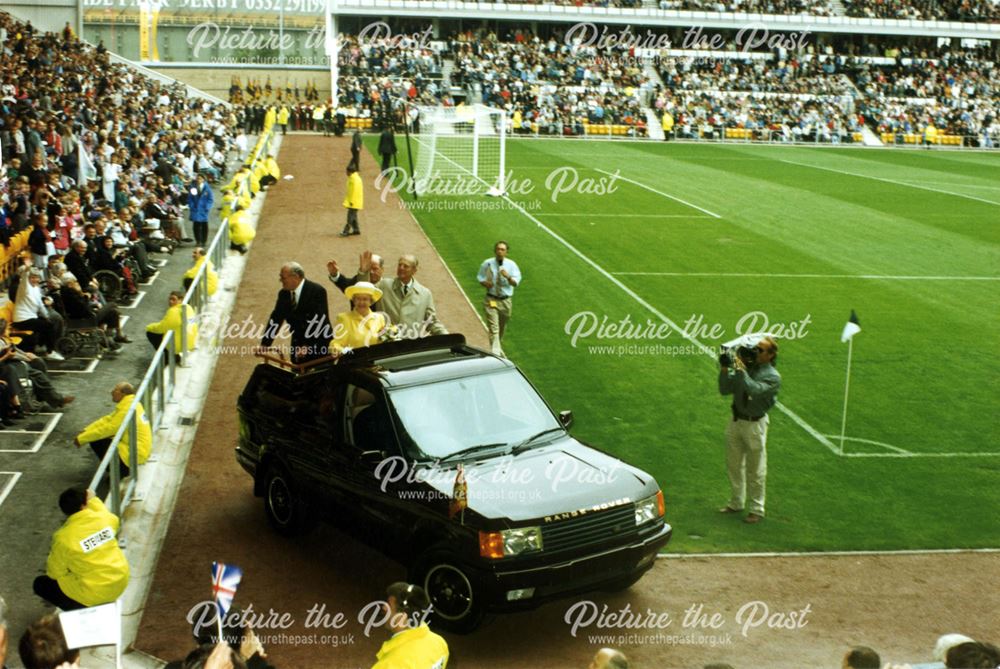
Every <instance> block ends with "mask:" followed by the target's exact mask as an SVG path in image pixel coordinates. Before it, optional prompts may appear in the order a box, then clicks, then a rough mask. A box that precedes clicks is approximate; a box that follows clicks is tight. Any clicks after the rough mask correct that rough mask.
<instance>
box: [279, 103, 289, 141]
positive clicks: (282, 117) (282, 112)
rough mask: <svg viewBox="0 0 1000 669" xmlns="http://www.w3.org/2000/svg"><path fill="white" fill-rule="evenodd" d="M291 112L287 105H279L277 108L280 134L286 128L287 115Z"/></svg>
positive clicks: (283, 132)
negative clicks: (279, 107)
mask: <svg viewBox="0 0 1000 669" xmlns="http://www.w3.org/2000/svg"><path fill="white" fill-rule="evenodd" d="M291 114H292V112H291V110H289V109H288V105H281V109H279V110H278V125H280V126H281V134H282V135H284V134H285V132H287V130H288V117H289V116H291Z"/></svg>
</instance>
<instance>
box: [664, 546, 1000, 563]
mask: <svg viewBox="0 0 1000 669" xmlns="http://www.w3.org/2000/svg"><path fill="white" fill-rule="evenodd" d="M965 553H1000V548H929V549H927V550H919V549H903V550H898V551H812V552H809V551H792V552H785V553H781V552H774V553H659V554H657V556H656V557H658V558H660V559H661V560H684V559H687V558H748V557H752V558H789V557H793V558H800V557H801V558H810V557H814V558H826V557H830V556H838V557H861V556H865V555H871V556H874V557H877V556H880V555H963V554H965Z"/></svg>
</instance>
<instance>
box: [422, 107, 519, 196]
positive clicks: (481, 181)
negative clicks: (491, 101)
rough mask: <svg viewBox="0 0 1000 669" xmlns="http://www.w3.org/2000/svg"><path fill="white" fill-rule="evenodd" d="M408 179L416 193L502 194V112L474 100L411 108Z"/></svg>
mask: <svg viewBox="0 0 1000 669" xmlns="http://www.w3.org/2000/svg"><path fill="white" fill-rule="evenodd" d="M416 109H417V110H418V111H419V116H418V117H417V118H418V122H417V124H415V125H417V127H418V131H417V132H415V133H413V134H412V135H411V136H410V138H411V140H412V148H411V150H412V151H413V152H414V157H413V158H414V160H413V171H414V174H413V179H414V183H415V186H416V190H417V193H418V195H425V194H429V195H434V194H441V195H449V194H454V195H470V194H486V195H493V196H499V195H503V194H504V193H505V192H506V188H505V183H504V180H505V175H504V162H505V157H506V156H505V144H506V141H505V140H506V134H507V131H506V116H505V114H504V112H503V111H502V110H500V109H493V108H491V107H486V106H485V105H481V104H475V105H468V106H464V105H463V106H460V107H417V108H416Z"/></svg>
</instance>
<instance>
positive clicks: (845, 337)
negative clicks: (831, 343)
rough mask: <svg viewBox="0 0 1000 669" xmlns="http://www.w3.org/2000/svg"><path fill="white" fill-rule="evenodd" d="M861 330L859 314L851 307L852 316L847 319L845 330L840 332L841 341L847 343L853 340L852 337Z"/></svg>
mask: <svg viewBox="0 0 1000 669" xmlns="http://www.w3.org/2000/svg"><path fill="white" fill-rule="evenodd" d="M859 332H861V324H860V323H858V315H857V314H856V313H854V309H851V317H850V318H849V319H848V320H847V323H846V324H845V325H844V331H843V332H842V333H841V334H840V343H842V344H846V343H847V342H849V341H850V340H851V337H853V336H854V335H856V334H858V333H859Z"/></svg>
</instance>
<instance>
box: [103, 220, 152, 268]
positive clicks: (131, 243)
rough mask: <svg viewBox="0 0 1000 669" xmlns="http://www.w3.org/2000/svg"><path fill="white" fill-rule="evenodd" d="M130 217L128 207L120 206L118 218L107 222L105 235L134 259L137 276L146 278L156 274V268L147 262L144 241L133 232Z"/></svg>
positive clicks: (147, 256) (146, 249)
mask: <svg viewBox="0 0 1000 669" xmlns="http://www.w3.org/2000/svg"><path fill="white" fill-rule="evenodd" d="M130 218H131V210H130V209H129V208H128V207H124V208H122V210H121V211H120V212H118V218H117V219H111V220H110V221H109V222H108V225H107V227H106V228H105V235H106V236H108V237H111V239H112V240H114V243H115V247H116V248H119V249H124V250H125V251H126V252H127V253H128V255H129V257H130V258H132V259H133V260H135V264H136V269H137V270H138V272H139V275H140V276H139V277H137V278H139V279H140V280H146V279H148V278H150V277H152V276H153V275H154V274H156V268H155V267H152V266H151V265H150V264H149V254H148V251H149V249H148V248H147V247H146V242H145V241H144V240H142V239H139V238H138V235H136V234H134V229H133V228H132V224H131V222H130V221H129V219H130Z"/></svg>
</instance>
